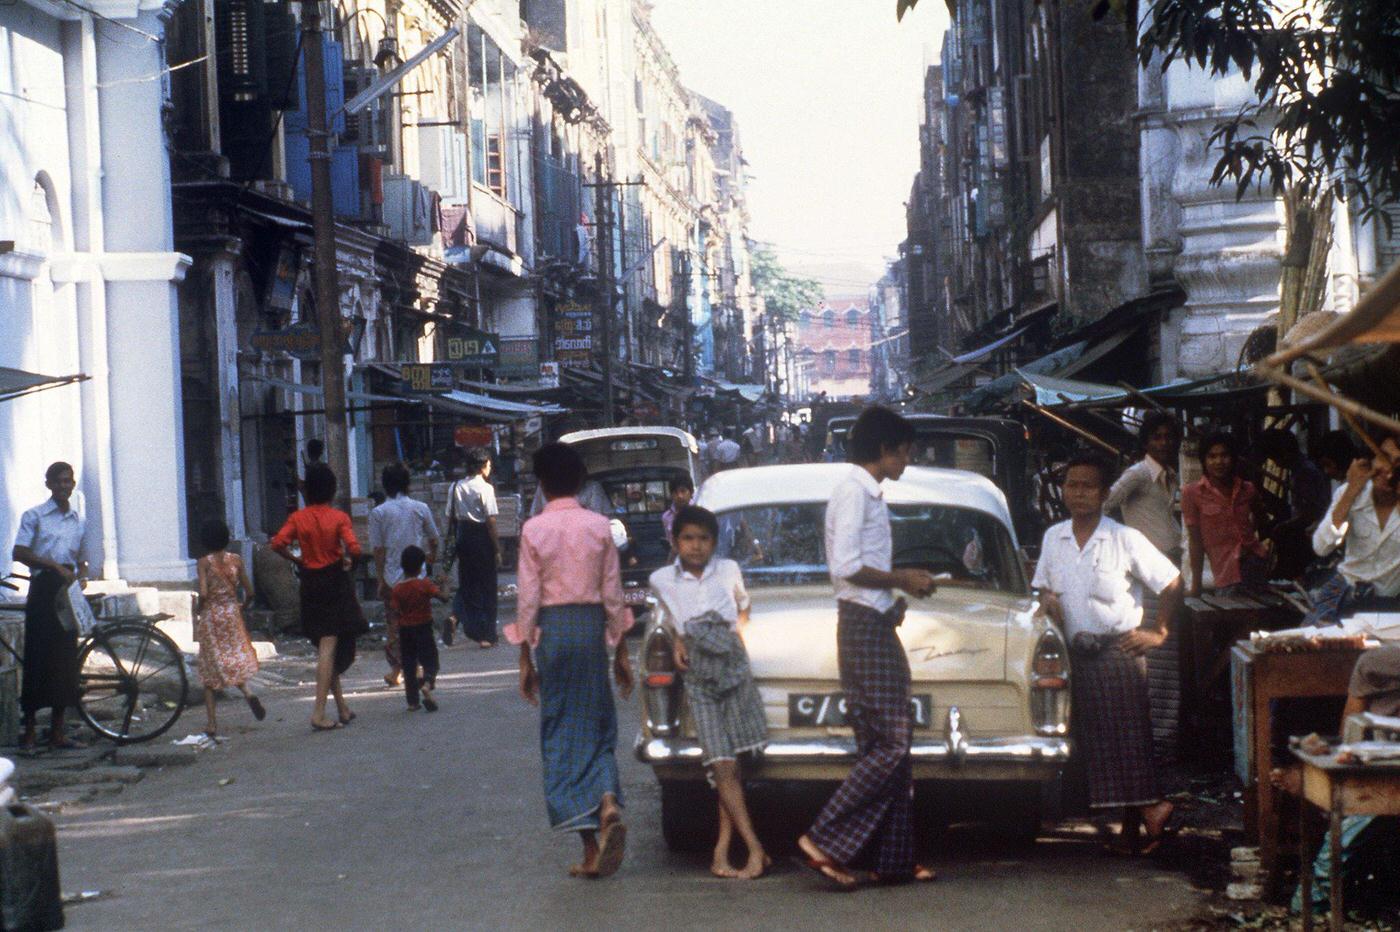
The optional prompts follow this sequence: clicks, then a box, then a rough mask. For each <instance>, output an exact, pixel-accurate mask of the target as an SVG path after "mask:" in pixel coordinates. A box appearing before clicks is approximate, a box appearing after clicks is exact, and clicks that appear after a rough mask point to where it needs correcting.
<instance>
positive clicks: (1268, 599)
mask: <svg viewBox="0 0 1400 932" xmlns="http://www.w3.org/2000/svg"><path fill="white" fill-rule="evenodd" d="M1301 617H1302V616H1301V614H1300V613H1299V612H1298V610H1297V609H1296V608H1294V607H1293V606H1292V605H1291V604H1289V603H1288V602H1287V601H1286V600H1284V599H1283V598H1281V597H1279V596H1278V595H1276V594H1275V593H1273V592H1271V591H1269V590H1258V591H1254V590H1250V591H1246V592H1240V593H1233V594H1231V595H1221V594H1219V593H1214V592H1207V593H1205V594H1204V595H1202V596H1200V597H1192V598H1187V599H1186V604H1185V606H1184V607H1183V609H1182V612H1181V624H1180V637H1179V638H1178V640H1177V645H1178V660H1177V665H1178V669H1179V671H1180V673H1179V675H1180V679H1181V731H1182V736H1183V741H1182V746H1183V747H1190V748H1193V749H1195V750H1196V751H1197V752H1199V751H1201V750H1205V751H1207V752H1210V753H1213V754H1214V755H1215V756H1216V757H1217V758H1218V759H1219V760H1221V761H1222V762H1223V761H1225V760H1228V759H1229V754H1230V740H1231V730H1230V649H1231V648H1232V647H1233V646H1234V645H1235V643H1236V642H1237V641H1240V640H1248V638H1249V635H1250V633H1251V632H1254V631H1277V630H1279V629H1282V628H1291V627H1294V626H1296V625H1297V624H1298V622H1299V621H1300V619H1301Z"/></svg>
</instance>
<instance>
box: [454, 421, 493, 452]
mask: <svg viewBox="0 0 1400 932" xmlns="http://www.w3.org/2000/svg"><path fill="white" fill-rule="evenodd" d="M452 440H453V442H454V443H456V444H457V446H459V447H462V448H463V449H465V448H467V447H489V446H491V444H492V442H493V441H494V440H495V434H494V433H492V431H491V428H490V427H488V426H485V425H480V424H477V425H470V426H468V425H463V426H461V427H458V428H457V429H456V430H454V431H453V432H452Z"/></svg>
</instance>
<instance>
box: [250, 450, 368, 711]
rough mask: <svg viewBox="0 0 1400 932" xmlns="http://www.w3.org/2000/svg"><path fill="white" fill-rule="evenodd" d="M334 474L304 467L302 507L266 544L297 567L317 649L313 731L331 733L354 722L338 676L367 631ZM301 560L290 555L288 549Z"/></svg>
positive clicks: (308, 630) (353, 547)
mask: <svg viewBox="0 0 1400 932" xmlns="http://www.w3.org/2000/svg"><path fill="white" fill-rule="evenodd" d="M335 487H336V479H335V473H333V472H332V471H331V468H330V467H329V466H327V465H325V464H324V463H312V464H311V465H310V466H308V467H307V468H306V480H305V483H304V493H305V495H306V507H305V508H302V509H301V510H299V511H296V512H293V513H292V516H291V517H289V518H288V519H287V523H286V524H284V525H283V526H282V530H280V531H278V532H277V534H276V536H275V537H273V538H272V540H271V541H270V542H269V543H268V547H269V548H270V549H271V550H272V552H273V553H275V554H277V555H278V556H280V557H282V558H283V559H286V560H290V561H291V562H293V563H295V564H296V565H297V568H298V570H299V575H300V577H301V630H302V633H303V634H305V635H306V637H307V638H308V639H309V640H310V641H311V643H312V644H315V645H316V704H315V705H314V706H313V707H312V711H311V727H312V728H314V729H315V730H316V731H332V730H334V729H336V728H340V727H341V726H343V725H348V724H350V723H351V722H352V721H354V720H355V713H354V712H351V711H350V707H349V706H348V705H346V703H345V694H344V693H343V692H342V691H341V688H340V677H341V674H343V673H344V672H345V671H346V670H348V669H350V665H351V664H352V663H354V662H355V638H357V637H359V636H360V635H361V634H364V633H365V632H366V631H368V630H369V625H368V624H367V623H366V622H365V616H364V613H363V612H361V611H360V603H359V601H358V600H357V599H356V598H355V584H354V581H353V580H352V579H351V578H350V567H352V566H353V565H354V563H355V558H357V557H358V556H359V555H360V542H359V540H357V539H356V537H355V531H354V529H353V528H352V527H351V524H350V516H349V515H347V514H346V513H345V512H343V511H340V510H338V509H336V508H333V507H331V502H332V501H333V500H334V499H335ZM294 542H295V543H299V544H300V545H301V555H300V556H292V551H291V548H292V544H293V543H294ZM327 693H330V694H331V695H333V696H334V697H335V706H336V712H337V713H338V714H337V719H336V721H333V722H332V721H327V720H326V695H327Z"/></svg>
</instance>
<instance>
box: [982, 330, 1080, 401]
mask: <svg viewBox="0 0 1400 932" xmlns="http://www.w3.org/2000/svg"><path fill="white" fill-rule="evenodd" d="M1085 346H1086V344H1085V343H1076V344H1074V345H1073V346H1066V347H1065V348H1064V349H1059V350H1055V352H1053V353H1047V354H1046V355H1044V356H1041V357H1040V358H1039V359H1036V360H1032V361H1031V362H1028V363H1026V364H1025V365H1024V366H1021V367H1020V369H1018V370H1016V371H1015V372H1008V373H1006V374H1005V375H1003V376H998V377H997V378H995V379H992V380H991V381H990V382H988V383H987V384H986V385H979V386H978V387H977V388H975V389H973V390H972V393H971V394H969V395H968V396H967V398H966V400H965V401H964V406H965V407H966V408H967V410H968V411H973V412H976V411H981V410H983V409H984V408H986V407H989V406H990V405H991V404H992V403H993V402H996V401H1000V400H1001V399H1003V398H1005V397H1006V396H1007V395H1009V394H1011V393H1012V392H1013V391H1015V390H1016V387H1017V386H1019V385H1022V384H1024V382H1023V381H1022V374H1024V373H1030V374H1032V375H1048V374H1050V373H1058V372H1059V371H1060V370H1061V369H1062V368H1063V367H1065V366H1068V365H1070V364H1071V363H1073V362H1075V361H1076V360H1077V359H1079V357H1080V356H1081V355H1082V354H1083V352H1084V348H1085Z"/></svg>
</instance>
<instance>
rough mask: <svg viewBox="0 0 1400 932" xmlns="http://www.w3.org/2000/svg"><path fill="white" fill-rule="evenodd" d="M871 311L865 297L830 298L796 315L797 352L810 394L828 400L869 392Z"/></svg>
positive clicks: (871, 332)
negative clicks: (820, 393)
mask: <svg viewBox="0 0 1400 932" xmlns="http://www.w3.org/2000/svg"><path fill="white" fill-rule="evenodd" d="M873 318H874V313H873V311H872V310H871V307H870V301H869V299H868V298H867V297H852V298H830V299H828V300H826V301H824V302H823V303H822V304H821V305H819V306H818V307H815V308H813V309H811V310H809V311H803V312H802V313H801V314H800V315H798V319H797V356H798V359H799V362H805V364H806V366H807V368H808V372H809V373H810V375H809V377H808V383H807V386H806V387H807V390H808V392H809V393H810V394H814V395H815V394H817V393H819V392H826V396H827V397H828V398H830V399H832V400H836V399H850V398H863V397H865V396H866V395H868V394H870V375H871V359H870V349H871V343H872V342H873V336H872V335H873V333H874V327H873V324H872V320H873Z"/></svg>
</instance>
